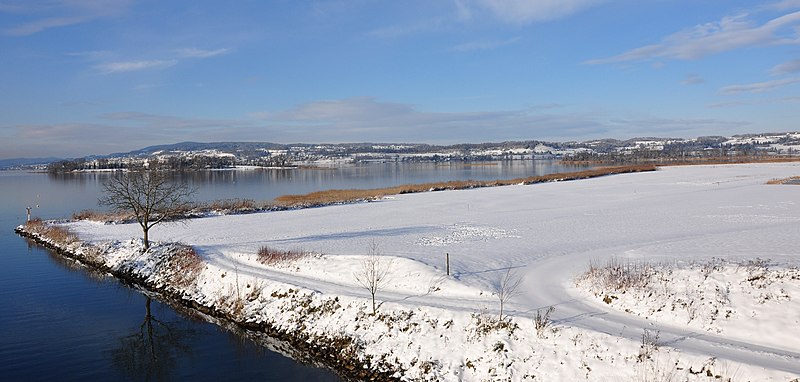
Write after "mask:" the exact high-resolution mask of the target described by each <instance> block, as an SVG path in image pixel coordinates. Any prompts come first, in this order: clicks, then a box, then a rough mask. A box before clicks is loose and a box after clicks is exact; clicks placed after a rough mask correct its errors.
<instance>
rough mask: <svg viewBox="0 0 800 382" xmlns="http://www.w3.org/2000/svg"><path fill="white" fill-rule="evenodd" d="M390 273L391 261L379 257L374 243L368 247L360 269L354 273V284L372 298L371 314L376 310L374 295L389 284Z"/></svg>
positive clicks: (376, 245)
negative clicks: (356, 283) (359, 286)
mask: <svg viewBox="0 0 800 382" xmlns="http://www.w3.org/2000/svg"><path fill="white" fill-rule="evenodd" d="M391 271H392V260H391V259H387V258H385V257H383V256H381V255H380V251H379V250H378V244H377V243H375V242H374V241H373V242H372V243H370V245H369V251H368V253H367V257H365V258H364V260H362V261H361V268H359V269H358V271H356V273H355V278H356V282H358V285H361V287H363V288H364V289H366V290H367V291H368V292H369V294H370V295H371V296H372V314H373V315H375V314H377V312H378V309H377V308H376V306H375V294H376V293H378V291H379V290H381V289H383V287H385V286H386V284H387V283H388V282H389V276H390V275H391Z"/></svg>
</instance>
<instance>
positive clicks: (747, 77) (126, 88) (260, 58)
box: [0, 0, 800, 159]
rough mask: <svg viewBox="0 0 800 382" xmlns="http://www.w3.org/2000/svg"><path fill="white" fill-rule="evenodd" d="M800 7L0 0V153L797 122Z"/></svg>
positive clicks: (692, 132)
mask: <svg viewBox="0 0 800 382" xmlns="http://www.w3.org/2000/svg"><path fill="white" fill-rule="evenodd" d="M798 117H800V0H775V1H737V0H403V1H399V0H398V1H388V0H387V1H380V0H316V1H314V0H308V1H303V0H275V1H269V0H263V1H257V0H253V1H247V0H242V1H235V2H219V1H203V0H191V1H188V0H187V1H180V0H176V1H162V0H141V1H139V0H42V1H37V0H0V159H3V158H15V157H44V156H57V157H80V156H85V155H91V154H108V153H114V152H125V151H130V150H134V149H138V148H142V147H145V146H149V145H156V144H166V143H175V142H182V141H198V142H215V141H264V142H278V143H292V142H303V143H326V142H327V143H340V142H398V143H399V142H408V143H412V142H413V143H433V144H449V143H462V142H499V141H506V140H549V141H572V140H577V141H582V140H589V139H595V138H617V139H628V138H633V137H649V136H655V137H679V138H694V137H698V136H704V135H723V136H729V135H734V134H741V133H759V132H784V131H798V130H800V128H799V127H798V124H797V121H798V119H800V118H798Z"/></svg>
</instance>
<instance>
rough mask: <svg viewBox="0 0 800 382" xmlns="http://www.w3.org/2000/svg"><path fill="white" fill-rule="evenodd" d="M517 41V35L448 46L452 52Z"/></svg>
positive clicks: (496, 46) (497, 46)
mask: <svg viewBox="0 0 800 382" xmlns="http://www.w3.org/2000/svg"><path fill="white" fill-rule="evenodd" d="M517 41H519V37H514V38H510V39H507V40H477V41H470V42H465V43H463V44H458V45H456V46H454V47H452V48H450V50H451V51H453V52H472V51H476V50H490V49H496V48H500V47H503V46H506V45H511V44H514V43H516V42H517Z"/></svg>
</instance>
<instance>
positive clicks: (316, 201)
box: [274, 164, 657, 207]
mask: <svg viewBox="0 0 800 382" xmlns="http://www.w3.org/2000/svg"><path fill="white" fill-rule="evenodd" d="M656 168H657V167H656V165H654V164H643V165H631V166H613V167H601V168H597V169H593V170H584V171H576V172H566V173H557V174H547V175H537V176H530V177H526V178H516V179H507V180H491V181H476V180H464V181H449V182H436V183H422V184H408V185H402V186H395V187H386V188H376V189H368V190H326V191H317V192H312V193H310V194H305V195H283V196H279V197H277V198H275V204H274V205H277V206H283V207H297V206H315V205H324V204H332V203H347V202H354V201H359V200H375V199H380V198H382V197H384V196H389V195H398V194H410V193H417V192H428V191H442V190H465V189H471V188H480V187H496V186H507V185H512V184H535V183H544V182H554V181H566V180H577V179H587V178H595V177H598V176H604V175H611V174H624V173H632V172H644V171H655V170H656Z"/></svg>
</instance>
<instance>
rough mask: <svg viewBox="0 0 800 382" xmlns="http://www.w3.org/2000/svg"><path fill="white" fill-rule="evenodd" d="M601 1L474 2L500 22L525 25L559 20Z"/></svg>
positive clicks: (506, 0) (516, 0)
mask: <svg viewBox="0 0 800 382" xmlns="http://www.w3.org/2000/svg"><path fill="white" fill-rule="evenodd" d="M601 2H602V1H601V0H472V3H473V4H475V5H477V6H479V7H483V8H486V9H489V10H490V11H491V12H492V13H494V15H495V16H496V17H497V18H499V19H500V20H503V21H506V22H510V23H514V24H524V23H529V22H537V21H548V20H553V19H558V18H561V17H565V16H568V15H571V14H573V13H577V12H579V11H581V10H583V9H586V8H589V7H591V6H594V5H596V4H599V3H601Z"/></svg>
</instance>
